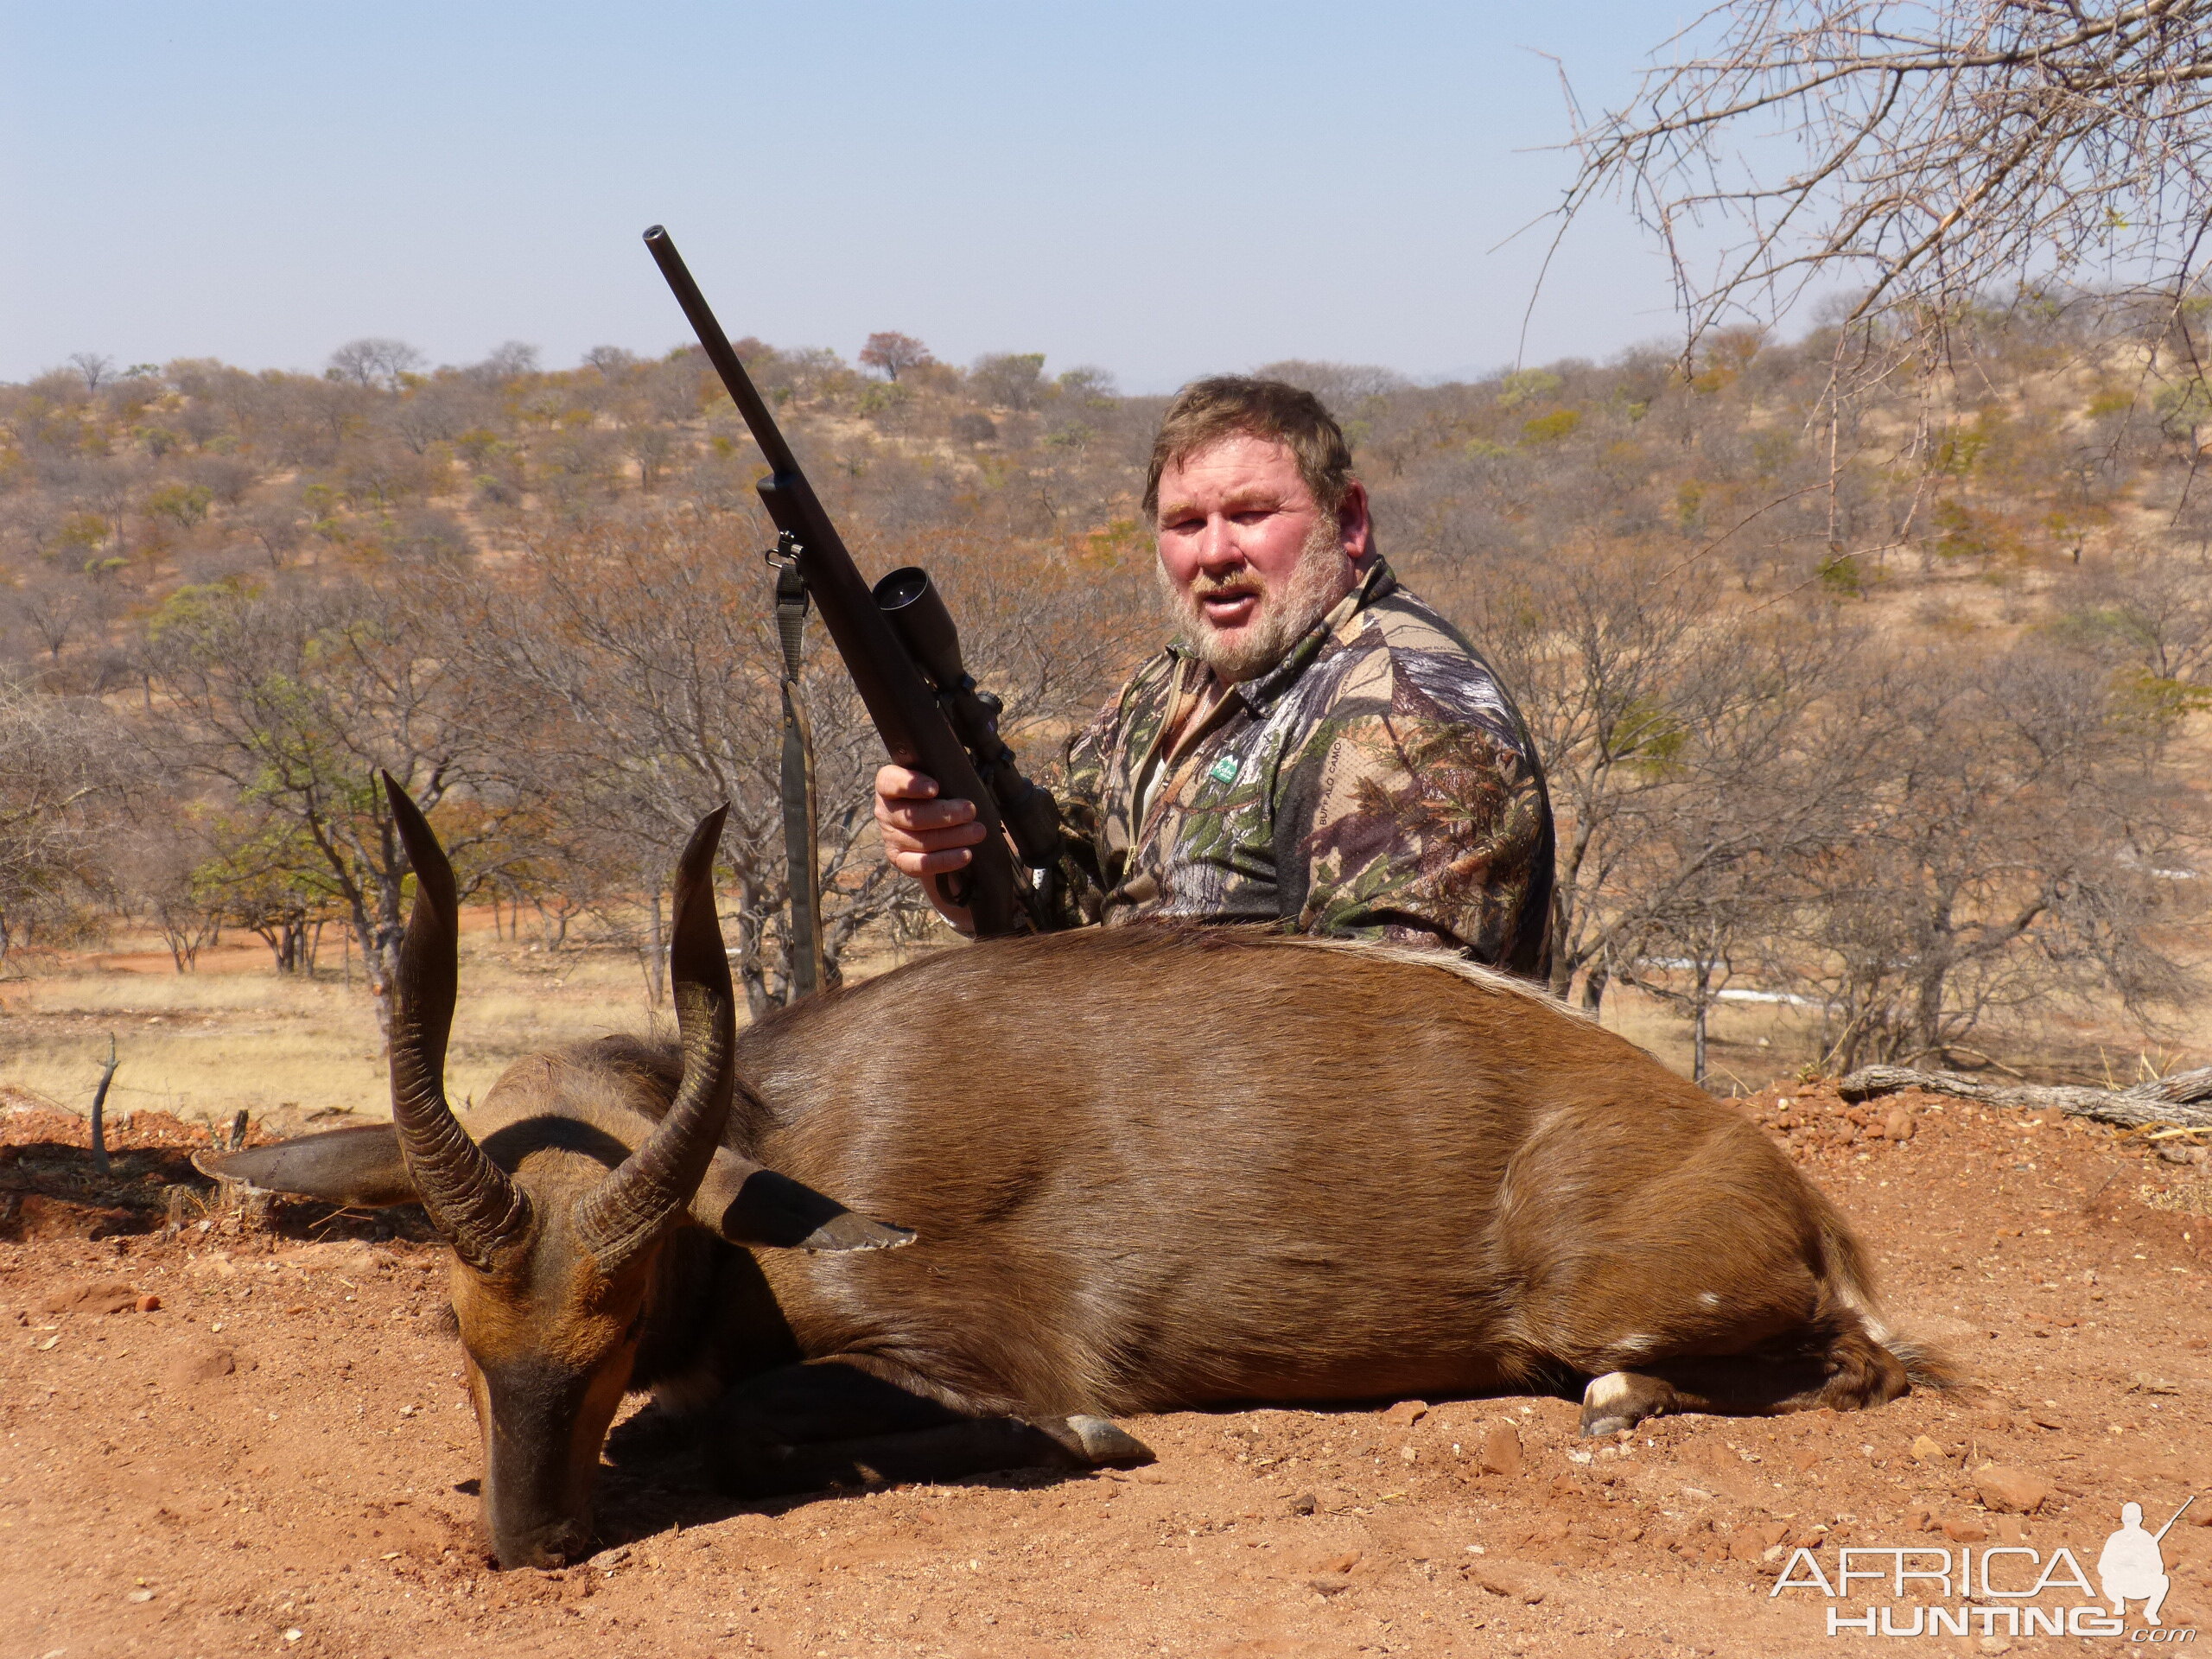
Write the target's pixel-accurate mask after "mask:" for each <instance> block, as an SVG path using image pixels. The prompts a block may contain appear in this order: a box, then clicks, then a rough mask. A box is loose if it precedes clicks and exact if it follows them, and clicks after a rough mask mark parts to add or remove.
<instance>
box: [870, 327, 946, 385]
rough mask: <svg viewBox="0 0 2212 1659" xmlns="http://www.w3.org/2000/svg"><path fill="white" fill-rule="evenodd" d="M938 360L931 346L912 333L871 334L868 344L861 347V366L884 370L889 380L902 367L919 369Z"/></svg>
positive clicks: (893, 378)
mask: <svg viewBox="0 0 2212 1659" xmlns="http://www.w3.org/2000/svg"><path fill="white" fill-rule="evenodd" d="M936 361H937V359H936V358H934V357H932V356H931V355H930V348H929V347H928V346H925V345H923V344H922V342H921V341H920V340H916V339H915V338H914V337H913V336H912V334H891V333H887V334H870V335H869V336H868V344H866V345H865V346H861V367H862V368H868V369H880V370H882V371H883V378H885V379H887V380H896V379H897V378H899V371H900V370H901V369H918V368H920V367H921V366H922V365H924V364H925V363H934V362H936Z"/></svg>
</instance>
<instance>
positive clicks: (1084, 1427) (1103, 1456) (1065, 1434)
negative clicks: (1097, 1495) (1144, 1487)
mask: <svg viewBox="0 0 2212 1659" xmlns="http://www.w3.org/2000/svg"><path fill="white" fill-rule="evenodd" d="M1040 1427H1045V1432H1046V1433H1048V1434H1050V1435H1052V1438H1053V1439H1054V1440H1058V1441H1059V1442H1060V1444H1061V1445H1063V1446H1067V1447H1068V1449H1069V1450H1070V1451H1072V1452H1077V1454H1078V1455H1080V1456H1081V1457H1082V1459H1083V1460H1084V1462H1085V1463H1087V1464H1089V1465H1090V1466H1091V1467H1092V1468H1094V1469H1134V1468H1135V1467H1137V1466H1138V1465H1140V1464H1147V1463H1150V1462H1151V1461H1152V1460H1153V1456H1152V1448H1151V1447H1150V1446H1147V1445H1146V1444H1145V1443H1144V1442H1143V1441H1142V1440H1139V1439H1137V1437H1136V1436H1135V1435H1134V1434H1132V1433H1129V1432H1128V1430H1126V1429H1124V1428H1122V1427H1121V1426H1120V1425H1118V1424H1116V1423H1110V1422H1109V1421H1106V1419H1104V1418H1103V1417H1086V1416H1082V1415H1077V1416H1073V1417H1063V1418H1061V1419H1060V1420H1059V1421H1058V1422H1057V1423H1054V1424H1052V1425H1050V1426H1043V1425H1040Z"/></svg>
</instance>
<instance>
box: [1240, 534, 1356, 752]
mask: <svg viewBox="0 0 2212 1659" xmlns="http://www.w3.org/2000/svg"><path fill="white" fill-rule="evenodd" d="M1397 585H1398V579H1397V577H1395V575H1392V574H1391V573H1390V567H1389V565H1387V564H1385V563H1383V556H1382V555H1381V554H1379V553H1377V554H1375V555H1374V556H1371V557H1370V559H1369V560H1368V562H1367V569H1366V570H1365V572H1364V573H1363V574H1362V575H1361V576H1360V579H1359V582H1358V583H1357V586H1355V587H1354V588H1352V590H1351V592H1350V593H1348V594H1345V595H1344V597H1343V598H1342V599H1340V600H1338V601H1337V602H1336V604H1335V605H1333V606H1332V607H1330V610H1329V613H1328V614H1327V615H1325V616H1324V617H1323V618H1322V619H1321V620H1319V622H1316V623H1315V624H1314V625H1313V626H1312V627H1310V628H1308V629H1307V630H1306V632H1305V633H1303V634H1302V635H1300V638H1299V641H1298V643H1297V644H1296V645H1293V646H1292V647H1291V648H1290V649H1289V651H1288V652H1285V653H1284V656H1283V659H1282V660H1281V662H1279V663H1277V664H1275V665H1274V667H1273V668H1271V669H1269V670H1268V671H1267V672H1266V673H1264V674H1255V675H1254V676H1253V677H1251V678H1250V679H1249V680H1242V681H1239V682H1238V683H1236V685H1234V686H1232V687H1231V688H1230V690H1231V692H1232V693H1233V694H1234V695H1235V696H1239V697H1242V698H1243V700H1244V702H1245V703H1246V705H1247V706H1248V707H1249V708H1250V709H1251V710H1252V712H1253V713H1255V714H1259V713H1261V712H1262V711H1263V710H1265V709H1268V708H1269V707H1270V706H1271V705H1273V704H1274V702H1275V701H1276V700H1277V699H1278V698H1280V697H1281V696H1282V694H1283V693H1284V692H1286V691H1287V690H1289V689H1290V688H1291V686H1292V685H1293V683H1295V682H1296V680H1297V678H1298V677H1299V676H1300V675H1301V674H1303V673H1304V672H1305V671H1306V670H1307V669H1308V668H1310V667H1312V666H1313V659H1314V658H1316V657H1318V656H1319V655H1320V654H1321V652H1322V649H1323V647H1325V645H1327V644H1328V643H1329V642H1330V641H1331V640H1332V639H1344V638H1346V637H1348V636H1349V635H1350V634H1351V631H1352V629H1353V628H1354V626H1357V621H1356V619H1357V617H1358V615H1359V613H1361V612H1362V611H1363V610H1365V609H1366V608H1367V607H1369V606H1370V605H1372V604H1373V603H1374V602H1375V601H1376V600H1378V599H1380V598H1382V597H1383V595H1384V594H1388V593H1389V592H1390V591H1391V590H1392V589H1393V588H1395V587H1396V586H1397Z"/></svg>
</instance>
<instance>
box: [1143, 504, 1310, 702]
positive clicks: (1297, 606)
mask: <svg viewBox="0 0 2212 1659" xmlns="http://www.w3.org/2000/svg"><path fill="white" fill-rule="evenodd" d="M1345 564H1346V559H1345V555H1344V541H1343V532H1342V531H1340V530H1339V529H1338V526H1337V524H1336V523H1335V521H1334V520H1333V519H1332V518H1330V517H1328V516H1327V515H1326V514H1324V515H1323V516H1322V518H1321V519H1320V521H1319V523H1317V524H1315V525H1314V526H1313V530H1312V531H1310V532H1308V533H1307V535H1306V545H1305V546H1303V547H1301V548H1300V550H1299V551H1298V563H1297V564H1296V565H1295V566H1294V568H1293V569H1292V570H1291V573H1290V575H1289V576H1288V577H1287V579H1285V580H1284V581H1283V582H1281V584H1280V585H1277V584H1275V583H1273V582H1268V581H1267V580H1266V579H1265V578H1264V577H1262V576H1261V575H1260V574H1259V573H1258V572H1257V571H1255V570H1254V569H1251V568H1250V567H1249V565H1248V566H1246V567H1244V568H1243V569H1239V570H1237V571H1236V573H1235V574H1234V575H1230V576H1229V577H1227V578H1225V579H1224V580H1222V581H1218V582H1217V581H1215V580H1214V579H1213V578H1211V577H1210V576H1208V575H1205V573H1204V572H1200V573H1199V575H1198V577H1197V578H1196V579H1195V580H1194V581H1193V582H1192V583H1191V585H1190V586H1189V587H1188V588H1183V587H1179V586H1178V585H1177V584H1176V582H1175V579H1174V578H1173V576H1171V575H1168V574H1167V567H1166V565H1164V564H1160V563H1157V562H1156V561H1155V562H1154V565H1153V575H1154V578H1155V579H1156V580H1157V581H1158V582H1159V584H1160V603H1161V604H1162V605H1163V606H1165V607H1166V610H1167V614H1168V617H1169V619H1170V620H1172V621H1173V624H1174V626H1175V633H1176V639H1177V642H1178V643H1179V644H1180V645H1182V646H1183V647H1184V649H1185V650H1186V651H1188V652H1190V653H1191V654H1192V656H1194V657H1196V658H1198V660H1199V661H1200V662H1202V663H1204V664H1206V666H1207V667H1209V668H1211V669H1212V670H1213V671H1214V672H1215V673H1216V674H1217V675H1218V676H1220V677H1221V678H1223V679H1224V680H1226V681H1228V682H1229V683H1231V684H1235V683H1237V682H1239V681H1242V680H1249V679H1253V678H1255V677H1258V676H1260V675H1262V674H1264V673H1266V672H1267V671H1268V670H1269V669H1271V668H1273V667H1274V665H1275V664H1277V663H1279V662H1281V660H1282V659H1283V658H1285V657H1286V656H1287V655H1288V654H1289V652H1290V648H1291V647H1292V646H1293V645H1296V644H1297V643H1298V642H1299V641H1300V639H1304V638H1305V637H1306V630H1307V629H1309V628H1311V627H1312V626H1313V625H1314V624H1315V623H1316V622H1319V620H1321V619H1322V618H1323V617H1325V616H1326V615H1327V614H1328V613H1329V612H1330V611H1331V610H1332V608H1334V607H1335V605H1336V602H1337V601H1338V600H1339V599H1341V598H1343V597H1344V568H1345ZM1224 588H1255V589H1256V590H1257V596H1258V604H1257V605H1256V607H1255V610H1254V613H1253V620H1251V622H1250V623H1249V624H1248V625H1247V626H1244V627H1243V629H1241V630H1239V631H1238V632H1237V634H1236V638H1234V639H1231V638H1229V637H1228V636H1227V635H1225V634H1224V633H1222V632H1220V631H1218V630H1217V629H1216V628H1215V627H1214V626H1213V624H1212V623H1211V622H1209V621H1208V620H1206V615H1205V607H1204V606H1203V605H1202V604H1201V603H1200V601H1203V600H1204V599H1205V596H1206V595H1207V594H1215V593H1219V592H1221V591H1222V590H1223V589H1224Z"/></svg>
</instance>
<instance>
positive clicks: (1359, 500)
mask: <svg viewBox="0 0 2212 1659" xmlns="http://www.w3.org/2000/svg"><path fill="white" fill-rule="evenodd" d="M1337 528H1338V531H1339V532H1340V537H1339V539H1340V540H1341V541H1342V542H1343V544H1344V556H1345V557H1346V558H1348V559H1354V560H1357V559H1363V558H1365V557H1366V556H1368V555H1369V554H1370V553H1372V552H1373V551H1374V550H1375V520H1374V519H1373V518H1372V517H1370V514H1369V512H1368V507H1367V486H1366V485H1364V484H1363V483H1361V482H1360V481H1359V480H1357V479H1356V478H1355V479H1351V480H1348V481H1347V482H1346V483H1345V485H1344V505H1341V506H1340V507H1338V509H1337Z"/></svg>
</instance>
